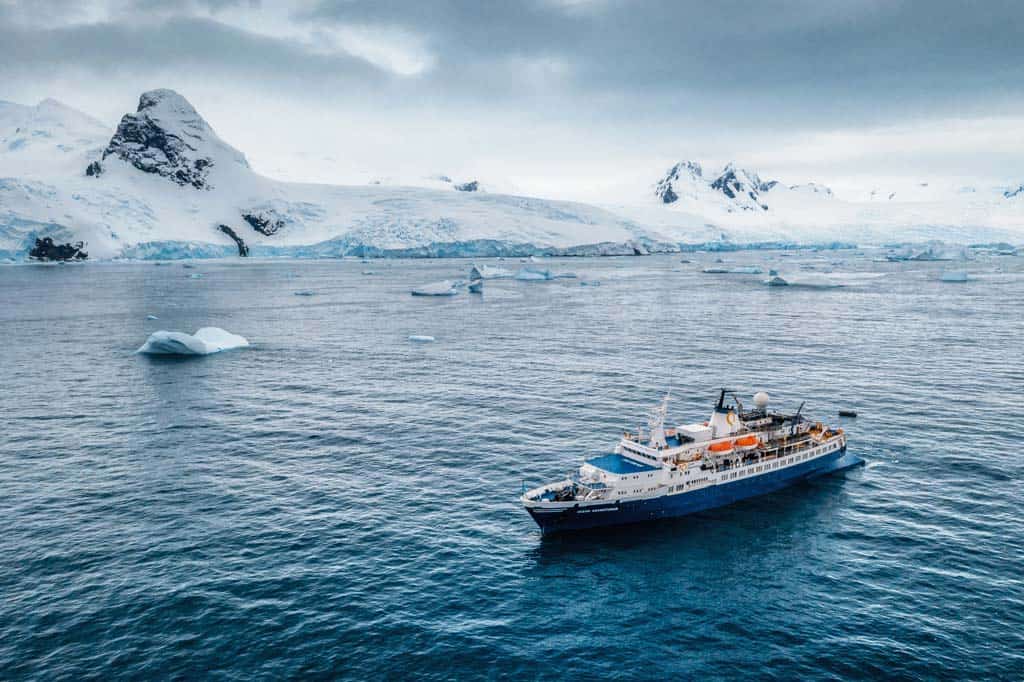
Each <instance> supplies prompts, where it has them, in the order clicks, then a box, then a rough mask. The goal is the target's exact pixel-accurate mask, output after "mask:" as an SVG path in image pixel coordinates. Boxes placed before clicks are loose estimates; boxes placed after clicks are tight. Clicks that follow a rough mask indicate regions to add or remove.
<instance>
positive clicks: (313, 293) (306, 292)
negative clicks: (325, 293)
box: [295, 290, 316, 296]
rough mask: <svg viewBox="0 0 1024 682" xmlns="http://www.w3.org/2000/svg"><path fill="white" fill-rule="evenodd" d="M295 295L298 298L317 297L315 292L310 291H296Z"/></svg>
mask: <svg viewBox="0 0 1024 682" xmlns="http://www.w3.org/2000/svg"><path fill="white" fill-rule="evenodd" d="M295 295H296V296H316V292H315V291H309V290H303V291H296V292H295Z"/></svg>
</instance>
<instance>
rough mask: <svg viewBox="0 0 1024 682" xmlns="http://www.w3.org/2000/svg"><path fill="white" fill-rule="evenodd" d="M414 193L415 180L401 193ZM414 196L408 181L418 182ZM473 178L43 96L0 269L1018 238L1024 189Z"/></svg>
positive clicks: (5, 171) (20, 169)
mask: <svg viewBox="0 0 1024 682" xmlns="http://www.w3.org/2000/svg"><path fill="white" fill-rule="evenodd" d="M409 185H413V186H409ZM417 185H418V186H417ZM500 189H501V185H500V183H495V185H491V184H490V182H489V181H483V182H481V181H480V180H479V179H477V178H472V177H470V178H457V179H453V178H452V177H449V176H440V175H438V176H437V177H433V178H429V179H427V180H424V179H422V178H420V179H419V180H416V181H414V182H405V181H402V180H401V179H397V180H396V179H393V178H392V179H389V180H386V181H385V180H382V181H381V182H379V183H378V184H363V185H353V186H333V185H317V184H302V183H289V182H280V181H277V180H273V179H270V178H267V177H265V176H262V175H260V174H259V173H257V172H255V171H254V169H253V168H251V167H250V165H249V163H248V162H247V161H246V157H245V155H244V154H243V153H242V152H241V151H239V150H237V149H235V148H234V147H232V146H231V145H230V144H228V143H227V142H225V141H224V140H223V139H221V138H220V137H219V136H218V135H217V133H216V132H215V131H214V129H213V128H212V127H211V126H210V125H209V123H207V122H206V121H205V120H204V119H203V118H202V116H200V115H199V113H198V112H197V111H196V110H195V109H194V108H193V107H192V105H191V104H190V103H189V102H188V101H187V100H186V99H185V98H184V97H182V96H181V95H179V94H178V93H176V92H174V91H171V90H153V91H150V92H146V93H143V94H142V96H141V97H140V99H139V104H138V108H137V110H136V111H135V112H131V113H128V114H126V115H125V116H124V117H123V118H122V119H121V121H120V123H119V124H118V125H117V127H116V129H113V128H110V127H107V126H105V125H104V124H102V123H100V122H99V121H96V120H95V119H93V118H91V117H89V116H87V115H85V114H82V113H81V112H78V111H76V110H74V109H71V108H70V107H67V106H65V105H62V104H60V103H59V102H56V101H54V100H44V101H43V102H40V103H39V104H38V105H36V106H23V105H18V104H11V103H5V102H0V258H14V259H22V258H24V257H25V255H26V254H28V253H29V251H30V250H31V249H32V248H33V247H34V246H36V240H37V239H39V240H45V239H49V240H51V241H52V244H51V243H50V242H44V246H45V245H49V246H45V248H46V249H55V248H57V247H59V246H61V245H63V244H72V245H74V244H76V243H77V242H79V241H81V242H84V243H85V245H84V246H85V247H86V248H85V250H87V251H88V253H89V257H90V258H113V257H135V258H146V257H150V258H166V257H177V256H202V255H208V256H226V255H232V254H240V255H245V254H250V255H295V256H338V255H347V254H362V253H385V254H391V255H419V256H429V255H517V254H526V253H566V254H590V253H597V254H632V253H644V252H648V251H650V250H661V249H674V248H676V247H677V245H679V244H681V243H688V244H694V243H704V242H712V241H721V240H726V241H730V242H733V243H754V242H775V241H786V242H804V243H808V242H813V243H825V242H833V241H844V242H856V243H884V242H893V241H921V240H926V239H936V238H938V239H945V240H948V241H959V242H978V241H991V242H996V241H1010V242H1019V241H1021V238H1022V232H1024V220H1022V215H1024V192H1021V191H1014V190H1015V189H1016V188H1011V187H1006V188H1003V191H1001V192H999V193H997V194H993V196H989V194H987V193H985V194H982V193H956V194H955V196H952V195H950V196H946V195H943V196H940V197H939V198H937V199H934V198H933V199H929V200H927V201H918V202H900V201H897V200H886V201H885V202H878V201H869V200H861V201H843V200H841V199H840V198H838V197H837V196H834V195H833V192H832V191H831V190H830V189H829V188H827V187H825V186H823V185H819V184H815V183H807V184H803V185H788V184H783V183H781V182H777V181H774V180H768V181H766V180H762V179H761V177H759V175H758V174H757V173H755V172H752V171H749V170H745V169H743V168H740V167H738V166H736V165H735V164H729V165H727V166H726V167H725V168H723V169H722V170H721V171H719V172H716V173H712V174H710V175H707V176H706V175H705V173H704V170H703V168H702V166H701V165H700V164H698V163H695V162H692V161H687V162H682V163H678V164H676V165H674V166H673V167H672V168H671V169H669V171H668V172H667V173H666V174H665V175H664V176H662V177H661V178H660V179H658V180H657V181H656V183H655V185H654V192H653V196H651V195H650V194H648V195H647V196H646V197H644V196H637V197H636V200H635V201H630V202H626V203H623V204H618V205H609V206H594V205H588V204H581V203H576V202H570V201H557V200H549V199H538V198H531V197H524V196H516V195H514V194H507V193H501V192H500Z"/></svg>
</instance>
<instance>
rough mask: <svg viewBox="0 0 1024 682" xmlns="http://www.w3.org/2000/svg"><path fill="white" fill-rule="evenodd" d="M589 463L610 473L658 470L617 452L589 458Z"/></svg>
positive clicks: (635, 472)
mask: <svg viewBox="0 0 1024 682" xmlns="http://www.w3.org/2000/svg"><path fill="white" fill-rule="evenodd" d="M587 464H589V465H590V466H592V467H596V468H598V469H601V470H602V471H607V472H608V473H609V474H637V473H640V472H641V471H657V470H658V467H653V466H648V465H647V464H642V463H640V462H635V461H633V460H631V459H629V458H627V457H623V456H622V455H618V454H615V453H612V454H608V455H601V456H600V457H595V458H593V459H588V460H587Z"/></svg>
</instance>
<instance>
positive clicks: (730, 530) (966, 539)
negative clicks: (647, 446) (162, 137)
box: [0, 253, 1024, 680]
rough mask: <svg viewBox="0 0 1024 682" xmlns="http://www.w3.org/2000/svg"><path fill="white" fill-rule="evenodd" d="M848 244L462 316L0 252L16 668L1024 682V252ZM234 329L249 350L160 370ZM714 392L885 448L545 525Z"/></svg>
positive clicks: (473, 306) (490, 287)
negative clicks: (669, 515)
mask: <svg viewBox="0 0 1024 682" xmlns="http://www.w3.org/2000/svg"><path fill="white" fill-rule="evenodd" d="M836 257H842V258H844V259H847V261H848V262H847V263H846V264H844V265H841V266H838V267H837V269H838V270H842V271H844V272H847V273H851V275H850V281H853V282H856V283H858V286H853V287H847V288H844V289H838V290H828V291H819V290H797V289H791V290H772V289H769V288H767V287H763V286H761V285H759V284H758V280H759V279H760V278H758V277H743V276H731V277H730V276H724V277H723V276H713V275H703V274H700V273H699V272H697V269H698V267H699V264H692V265H683V264H680V263H679V262H678V260H679V259H678V257H651V258H627V259H603V260H600V259H599V260H566V261H561V262H555V264H554V266H553V267H555V268H556V269H572V270H576V271H578V272H580V273H581V274H586V275H587V276H588V277H590V278H592V279H598V280H600V281H601V282H602V285H601V286H600V287H581V286H579V284H578V282H575V281H571V280H565V281H558V282H553V283H542V284H537V283H534V284H528V283H516V282H488V284H487V292H486V293H485V295H484V296H483V297H482V298H479V297H471V296H468V295H466V294H465V293H463V294H462V295H460V296H459V297H456V298H454V299H449V300H445V299H440V300H431V299H421V298H413V297H411V296H409V294H408V291H409V288H410V287H411V286H412V285H416V284H423V283H425V282H430V281H434V280H437V279H442V278H444V277H446V276H449V275H451V274H461V273H462V271H464V270H466V269H468V264H466V263H464V262H460V261H429V262H428V261H418V262H385V263H375V264H373V265H366V264H362V263H358V262H353V261H349V262H340V261H331V262H292V261H286V262H219V263H200V264H198V265H197V266H196V268H195V269H192V270H186V269H184V268H183V267H182V266H181V265H180V264H175V265H168V266H164V267H158V266H154V265H152V264H132V265H127V264H122V265H101V264H92V265H84V266H68V267H45V266H11V267H4V268H0V339H2V342H3V355H2V360H0V368H2V369H0V381H2V386H0V415H2V420H3V421H2V429H0V519H2V523H3V530H2V532H0V596H2V600H0V671H2V673H0V677H3V678H5V679H20V678H45V679H52V678H67V679H72V678H80V677H83V676H97V677H113V676H130V677H136V678H150V679H152V678H157V677H172V676H177V677H187V678H196V677H211V678H215V679H233V680H250V679H254V678H280V677H293V678H307V677H352V678H359V679H378V678H381V677H418V678H427V679H444V678H450V677H453V676H459V677H512V678H530V679H533V678H542V679H556V678H561V679H565V678H570V679H579V678H597V677H610V678H623V679H629V678H633V679H654V678H659V679H662V678H667V677H680V676H692V677H697V676H700V677H710V678H736V677H739V676H754V677H759V678H764V677H769V678H776V679H784V680H791V679H853V678H862V679H864V678H875V677H890V678H907V679H912V678H916V679H937V678H950V679H953V678H959V679H975V680H976V679H986V678H987V679H1021V678H1022V676H1024V634H1022V632H1024V584H1022V575H1024V519H1022V514H1024V504H1022V502H1024V486H1022V483H1021V481H1022V473H1024V463H1022V462H1024V454H1022V449H1021V446H1020V439H1021V436H1020V428H1019V424H1020V419H1021V417H1020V415H1021V412H1022V404H1021V403H1022V394H1024V370H1022V360H1024V350H1022V339H1024V323H1022V319H1024V315H1022V313H1024V304H1022V301H1024V263H1022V259H1013V258H1004V259H992V260H983V261H979V262H976V263H972V264H969V265H968V269H971V270H973V271H976V272H987V273H990V274H989V275H987V276H985V277H984V278H982V279H979V280H978V281H975V282H971V283H967V284H942V283H939V282H938V281H936V278H937V275H938V272H939V271H940V270H941V266H940V265H938V264H916V265H915V264H907V263H904V264H877V263H871V262H869V261H868V260H867V259H866V258H859V259H858V258H856V257H854V256H853V255H851V254H849V253H846V254H841V255H839V256H836V255H829V256H828V258H836ZM710 258H711V257H710V256H704V257H703V259H704V260H705V261H707V260H709V259H710ZM733 258H734V260H735V261H736V262H737V263H739V262H762V263H763V262H765V259H776V261H777V262H778V263H781V264H784V265H787V266H788V267H789V268H790V269H791V270H792V269H795V268H796V266H795V265H793V262H794V261H802V262H808V261H811V260H814V261H815V263H814V264H815V265H816V267H818V268H821V267H825V266H826V264H825V263H824V262H823V261H822V260H820V259H819V260H815V259H818V256H815V255H813V254H805V255H802V256H798V257H796V258H782V257H780V256H778V255H777V254H762V255H758V254H747V255H736V256H734V257H733ZM517 265H518V264H513V266H517ZM369 268H372V269H373V270H375V271H376V273H377V274H375V275H369V276H364V275H362V274H361V272H362V271H363V270H366V269H369ZM191 273H201V274H202V275H203V277H202V278H201V279H189V278H188V275H189V274H191ZM866 273H867V274H866ZM870 273H880V274H881V276H878V277H874V276H872V275H871V274H870ZM299 290H311V291H314V292H315V293H316V295H315V296H312V297H299V296H295V295H294V292H295V291H299ZM147 314H154V315H158V316H159V317H160V320H159V321H155V322H154V321H147V320H146V315H147ZM206 325H216V326H220V327H223V328H225V329H227V330H229V331H232V332H235V333H238V334H242V335H244V336H246V337H247V338H248V339H249V340H250V341H251V342H252V344H253V346H252V347H251V348H249V349H245V350H238V351H231V352H227V353H223V354H220V355H214V356H209V357H204V358H196V359H191V360H168V359H154V358H149V357H144V356H139V355H135V354H133V351H134V350H135V349H136V348H137V347H138V346H139V345H141V343H142V342H143V341H144V340H145V338H146V337H147V335H148V334H149V333H150V332H152V331H155V330H157V329H172V330H185V331H194V330H195V329H197V328H198V327H201V326H206ZM410 334H430V335H434V336H436V337H437V342H436V343H435V344H432V345H416V344H412V343H409V342H408V341H407V337H408V335H410ZM720 385H728V386H732V387H738V388H744V389H745V392H747V393H752V392H753V391H754V390H756V389H765V390H767V391H769V392H770V393H771V394H772V395H773V396H774V399H775V404H776V406H778V407H786V408H795V407H796V406H797V405H798V404H799V402H800V401H801V400H804V399H806V400H807V407H806V408H805V410H806V412H807V413H808V414H809V415H810V416H812V417H823V418H828V419H830V420H835V414H836V411H837V410H838V409H839V408H850V409H855V410H857V411H858V412H860V415H861V416H860V418H859V419H857V420H855V421H852V420H851V421H847V422H846V423H845V424H843V426H844V427H845V428H846V429H847V430H848V432H849V434H850V450H851V451H852V452H855V453H856V454H858V455H860V456H862V457H864V458H865V459H866V460H867V461H868V464H867V466H866V467H863V468H859V469H856V470H853V471H851V472H849V473H846V474H841V475H836V476H832V477H828V478H825V479H821V480H817V481H815V482H812V483H809V484H804V485H800V486H798V487H794V488H791V489H788V490H786V491H784V492H782V493H779V494H775V495H771V496H768V497H764V498H760V499H756V500H751V501H747V502H745V503H741V504H738V505H735V506H732V507H729V508H725V509H721V510H717V511H714V512H711V513H705V514H701V515H698V516H694V517H690V518H686V519H681V520H677V521H669V522H664V523H661V524H659V525H654V526H641V527H631V528H627V529H622V530H607V531H604V532H599V533H593V534H588V535H583V536H577V537H562V538H558V537H553V538H544V539H542V538H541V537H540V535H539V534H538V532H537V529H536V528H535V526H534V525H533V522H532V521H531V520H530V518H529V517H528V516H527V515H526V514H525V513H524V512H523V511H522V509H521V508H520V506H519V504H518V502H517V496H518V493H519V490H520V487H521V485H522V481H523V480H524V479H525V480H526V481H527V482H528V483H531V484H537V483H540V482H542V481H544V480H548V479H552V478H555V477H558V476H560V475H562V474H564V473H565V472H566V471H567V470H569V469H570V468H571V467H573V466H575V465H576V464H577V463H578V461H579V460H580V458H581V457H582V456H583V455H585V454H589V455H592V454H595V453H601V452H603V451H606V450H607V448H609V447H610V446H611V445H612V444H613V443H614V442H615V439H616V438H617V436H618V434H619V433H620V431H621V430H622V429H624V428H629V427H635V426H636V425H637V424H638V423H640V422H641V421H642V420H644V419H645V416H646V413H647V410H648V409H649V407H651V406H652V405H653V404H654V403H655V402H656V401H657V400H658V399H659V398H660V397H661V395H662V394H663V393H664V392H665V391H666V390H667V389H669V388H671V389H672V391H673V395H674V396H676V399H675V401H674V403H673V405H672V413H673V417H674V418H675V419H676V421H691V420H699V419H703V418H705V417H706V415H707V413H708V411H709V409H710V406H711V401H712V400H713V398H714V397H715V389H716V387H718V386H720Z"/></svg>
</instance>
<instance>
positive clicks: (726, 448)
mask: <svg viewBox="0 0 1024 682" xmlns="http://www.w3.org/2000/svg"><path fill="white" fill-rule="evenodd" d="M708 450H709V451H710V452H713V453H715V454H716V455H721V454H723V453H726V452H732V441H731V440H724V441H722V442H721V443H712V444H711V445H709V446H708Z"/></svg>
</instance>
